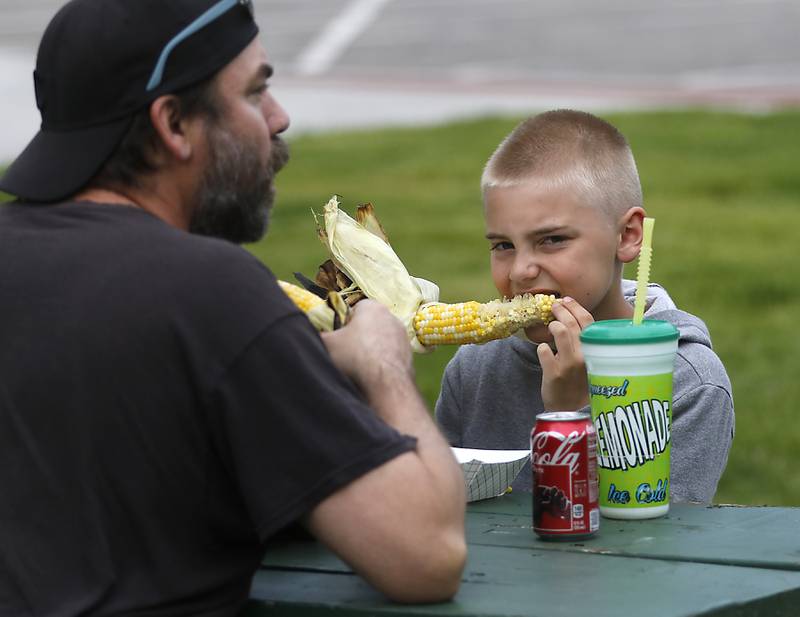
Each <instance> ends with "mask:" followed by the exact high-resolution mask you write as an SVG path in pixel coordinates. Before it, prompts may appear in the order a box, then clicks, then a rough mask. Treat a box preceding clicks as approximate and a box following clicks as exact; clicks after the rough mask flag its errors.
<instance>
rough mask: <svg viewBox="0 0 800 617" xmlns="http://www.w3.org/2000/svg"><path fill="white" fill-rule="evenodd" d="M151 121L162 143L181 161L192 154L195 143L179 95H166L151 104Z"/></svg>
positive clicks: (167, 150) (168, 151)
mask: <svg viewBox="0 0 800 617" xmlns="http://www.w3.org/2000/svg"><path fill="white" fill-rule="evenodd" d="M150 122H152V123H153V128H155V130H156V133H157V134H158V137H159V142H160V145H161V146H162V147H163V148H164V149H165V150H166V152H167V153H169V154H170V155H172V156H173V157H174V158H176V159H178V160H180V161H186V160H188V159H189V158H191V156H192V152H193V144H192V141H191V139H190V137H191V134H190V132H189V131H188V130H187V129H188V126H187V125H188V121H187V118H186V117H185V116H184V115H183V111H182V110H181V106H180V102H179V100H178V97H176V96H174V95H170V94H168V95H165V96H160V97H158V98H157V99H156V100H155V101H153V102H152V103H151V104H150Z"/></svg>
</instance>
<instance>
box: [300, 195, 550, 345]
mask: <svg viewBox="0 0 800 617" xmlns="http://www.w3.org/2000/svg"><path fill="white" fill-rule="evenodd" d="M314 218H315V220H316V221H317V232H318V235H319V237H320V239H321V240H322V241H323V243H324V244H325V245H326V247H327V248H328V252H329V254H330V257H331V259H330V260H328V261H327V262H325V263H324V264H323V265H322V266H320V270H319V272H318V273H317V279H316V283H317V284H318V285H319V286H320V287H323V288H325V289H328V290H329V291H330V292H331V293H334V294H336V293H338V294H341V298H335V297H334V298H329V303H330V302H331V300H337V299H343V300H344V302H346V303H347V304H348V305H353V304H355V302H357V301H358V300H360V299H361V298H363V297H367V298H372V299H373V300H377V301H378V302H380V303H381V304H383V305H384V306H386V307H387V308H388V309H389V310H390V311H391V312H392V313H393V314H394V315H395V316H396V317H397V318H398V319H400V321H401V322H403V324H404V325H405V327H406V331H407V332H408V338H409V341H410V342H411V346H412V348H413V349H414V351H418V352H425V351H429V350H430V349H431V347H433V346H435V345H442V344H466V343H485V342H486V341H490V340H494V339H499V338H505V337H507V336H510V335H512V334H514V333H515V332H518V331H520V330H521V329H523V328H526V327H528V326H530V325H533V324H535V323H548V322H550V321H551V320H552V315H551V309H552V305H553V302H554V301H555V297H554V296H551V295H545V294H537V295H530V294H526V295H524V296H518V297H516V298H513V299H511V300H493V301H492V302H487V303H485V304H481V303H479V302H463V303H459V304H444V303H440V302H437V300H438V299H439V288H438V287H437V286H436V285H435V284H434V283H431V282H430V281H426V280H424V279H419V278H415V277H413V276H411V275H409V273H408V271H407V270H406V268H405V266H404V265H403V263H402V262H401V261H400V258H399V257H398V256H397V255H396V254H395V252H394V250H393V249H392V247H391V246H390V245H389V241H388V239H387V237H386V233H385V231H384V229H383V227H382V226H381V224H380V222H379V221H378V219H377V217H376V216H375V211H374V208H373V207H372V204H364V205H362V206H360V207H359V209H358V214H357V217H356V218H357V220H353V219H352V218H350V217H349V216H348V215H347V213H345V212H344V211H342V210H340V209H339V200H338V199H337V196H336V195H334V196H333V197H332V198H331V199H330V201H328V203H327V204H326V205H325V208H324V226H323V225H320V221H319V219H318V218H317V216H316V215H315V217H314ZM284 285H287V286H290V285H291V284H290V283H284ZM291 287H295V288H296V290H298V291H300V292H303V294H306V293H307V294H308V295H309V296H312V297H314V296H313V294H311V293H310V292H306V291H305V290H303V289H301V288H299V287H297V286H296V285H291ZM285 289H287V293H289V292H292V293H293V294H294V295H292V294H290V296H291V297H293V299H294V298H297V300H295V303H296V304H298V306H300V307H301V308H303V309H304V310H306V312H307V313H308V314H309V318H311V319H312V321H315V325H316V326H317V328H318V329H321V330H322V329H326V330H329V329H332V328H333V324H334V318H333V316H332V315H331V316H329V315H328V314H327V313H326V314H325V315H324V319H322V316H321V315H320V314H319V312H321V311H322V309H318V308H316V307H317V306H319V304H320V303H321V304H322V306H323V307H324V309H327V312H328V313H332V311H331V309H330V307H329V306H328V304H326V303H325V302H324V301H322V300H321V299H319V298H316V297H314V298H315V299H314V300H308V301H310V302H313V303H314V304H313V305H311V306H312V308H310V309H308V310H307V309H305V308H304V307H305V306H307V305H306V304H305V302H306V301H307V299H306V296H303V295H298V294H297V291H295V290H292V289H291V288H290V287H285ZM344 302H342V304H344ZM333 304H334V306H336V304H335V303H333ZM309 311H310V312H309ZM315 311H317V312H318V313H317V314H316V315H313V316H312V312H315ZM320 321H321V323H322V324H323V325H325V326H327V324H328V323H330V324H331V326H330V327H321V326H320V325H318V323H317V322H320ZM339 321H340V322H342V323H343V322H344V319H342V318H341V317H340V318H339Z"/></svg>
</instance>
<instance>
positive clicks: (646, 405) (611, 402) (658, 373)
mask: <svg viewBox="0 0 800 617" xmlns="http://www.w3.org/2000/svg"><path fill="white" fill-rule="evenodd" d="M580 338H581V347H582V349H583V356H584V359H585V361H586V368H587V371H588V373H589V395H590V400H591V408H592V420H593V421H594V425H595V429H596V432H597V463H598V472H599V487H600V514H602V515H603V516H605V517H608V518H625V519H641V518H655V517H657V516H663V515H665V514H666V513H667V512H668V511H669V481H670V477H669V460H670V443H671V439H670V431H671V427H672V373H673V368H674V365H675V354H676V353H677V351H678V330H677V329H676V328H675V326H673V325H672V324H671V323H669V322H666V321H659V320H655V319H652V320H647V319H645V320H644V321H642V322H641V324H639V325H634V323H633V321H632V320H630V319H610V320H606V321H597V322H595V323H593V324H591V325H589V326H588V327H587V328H586V329H584V330H583V332H581V337H580Z"/></svg>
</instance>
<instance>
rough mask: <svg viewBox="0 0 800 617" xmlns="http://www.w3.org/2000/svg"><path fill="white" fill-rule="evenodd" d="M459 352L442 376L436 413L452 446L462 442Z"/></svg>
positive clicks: (437, 421) (442, 429)
mask: <svg viewBox="0 0 800 617" xmlns="http://www.w3.org/2000/svg"><path fill="white" fill-rule="evenodd" d="M459 351H460V350H459ZM459 360H460V359H459V357H458V352H456V355H455V356H454V357H453V358H451V360H450V362H448V363H447V367H446V368H445V370H444V375H443V376H442V387H441V390H439V398H438V399H437V400H436V407H435V408H434V415H435V418H436V423H437V424H438V425H439V428H440V429H441V431H442V434H443V435H444V438H445V439H446V440H447V442H448V443H449V444H450V445H451V446H456V447H460V446H461V444H462V437H461V436H462V432H463V422H464V419H463V414H462V413H461V405H460V402H459V401H460V398H459V394H460V393H461V378H460V375H461V372H460V370H459V364H460V363H459Z"/></svg>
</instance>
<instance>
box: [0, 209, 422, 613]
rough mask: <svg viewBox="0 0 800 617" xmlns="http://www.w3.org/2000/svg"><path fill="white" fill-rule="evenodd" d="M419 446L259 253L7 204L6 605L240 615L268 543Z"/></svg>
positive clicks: (132, 220)
mask: <svg viewBox="0 0 800 617" xmlns="http://www.w3.org/2000/svg"><path fill="white" fill-rule="evenodd" d="M414 443H415V442H414V440H413V439H412V438H410V437H408V436H403V435H400V434H399V433H397V432H396V431H394V430H393V429H391V428H390V427H388V426H387V425H385V424H384V423H382V422H381V421H380V420H378V419H377V418H376V417H375V415H374V413H373V412H372V411H371V410H370V409H369V408H368V407H367V406H366V405H365V403H364V402H362V400H361V399H360V398H359V396H358V394H357V393H356V392H355V390H354V389H353V388H352V386H351V385H350V383H349V382H348V381H347V380H346V379H344V378H343V377H342V376H341V374H340V373H339V372H338V371H337V370H336V368H335V367H334V366H333V365H332V364H331V362H330V360H329V358H328V356H327V353H326V352H325V350H324V346H323V344H322V342H321V340H320V338H319V336H318V334H317V333H316V332H315V331H314V330H313V328H312V327H311V326H310V324H309V322H308V320H307V319H306V318H305V316H303V315H302V314H301V313H299V312H298V311H297V310H296V309H295V307H294V306H293V305H292V303H291V302H290V301H289V300H288V299H287V298H286V297H285V295H284V294H283V293H282V292H281V291H280V288H279V287H278V286H277V285H276V283H275V279H274V276H273V275H272V274H271V273H270V272H269V270H267V269H266V268H265V267H264V266H263V265H262V264H261V263H259V262H258V260H256V259H255V258H254V257H252V256H251V255H250V254H249V253H247V252H246V251H244V250H243V249H241V248H239V247H237V246H234V245H232V244H230V243H227V242H223V241H219V240H213V239H209V238H202V237H198V236H193V235H191V234H188V233H185V232H182V231H179V230H176V229H174V228H172V227H170V226H168V225H166V224H164V223H163V222H161V221H160V220H158V219H157V218H155V217H153V216H151V215H149V214H147V213H146V212H144V211H142V210H140V209H138V208H133V207H128V206H115V205H101V204H90V203H68V204H60V205H49V206H39V205H23V204H11V205H5V206H2V207H0V615H15V616H17V615H38V616H41V615H47V616H50V615H78V614H80V615H110V614H114V615H119V614H124V615H148V616H156V615H184V614H185V615H198V616H208V617H211V616H214V617H216V616H221V615H232V614H235V613H236V611H237V610H238V609H239V608H240V607H241V605H242V602H243V601H244V600H245V599H246V597H247V595H248V591H249V585H250V580H251V576H252V573H253V572H254V570H255V569H256V568H257V567H258V563H259V561H260V558H261V556H262V552H263V549H262V542H263V541H264V540H265V539H267V538H268V537H269V536H271V535H272V534H274V533H275V532H276V531H278V530H279V529H281V528H283V527H284V526H286V525H287V524H289V523H291V522H292V521H295V520H296V519H297V518H298V517H300V516H302V515H303V514H304V513H306V512H308V511H309V510H310V509H311V508H313V506H314V505H316V504H317V503H319V501H321V500H322V499H323V498H325V497H326V496H328V495H330V494H331V493H332V492H334V491H335V490H336V489H338V488H339V487H341V486H343V485H345V484H346V483H348V482H350V481H351V480H353V479H354V478H356V477H358V476H359V475H361V474H363V473H365V472H367V471H368V470H370V469H372V468H374V467H376V466H378V465H380V464H382V463H384V462H385V461H387V460H389V459H391V458H393V457H394V456H396V455H398V454H399V453H401V452H405V451H408V450H409V449H413V447H414Z"/></svg>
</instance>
